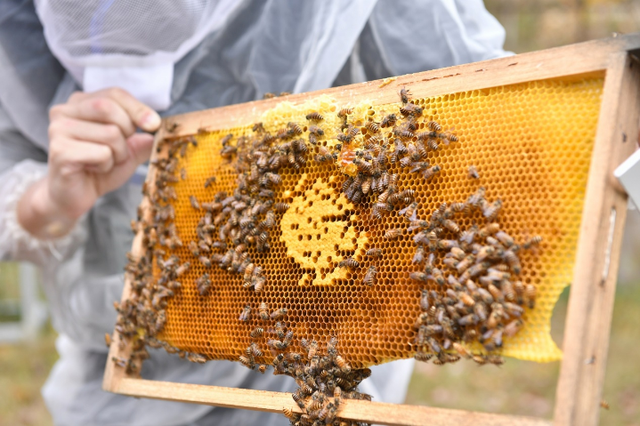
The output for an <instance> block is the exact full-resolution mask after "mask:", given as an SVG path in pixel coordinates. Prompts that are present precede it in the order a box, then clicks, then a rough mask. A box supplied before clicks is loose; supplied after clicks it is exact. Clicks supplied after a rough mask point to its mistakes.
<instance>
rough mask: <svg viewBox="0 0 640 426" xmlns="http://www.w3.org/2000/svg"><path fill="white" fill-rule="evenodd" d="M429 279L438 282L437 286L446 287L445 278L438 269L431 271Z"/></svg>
mask: <svg viewBox="0 0 640 426" xmlns="http://www.w3.org/2000/svg"><path fill="white" fill-rule="evenodd" d="M427 279H431V280H433V281H435V282H436V284H438V285H444V284H445V279H444V276H443V275H442V271H441V270H440V269H438V268H433V269H432V270H431V275H429V276H427Z"/></svg>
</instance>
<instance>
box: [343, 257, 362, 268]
mask: <svg viewBox="0 0 640 426" xmlns="http://www.w3.org/2000/svg"><path fill="white" fill-rule="evenodd" d="M359 267H360V262H358V261H357V260H355V259H354V258H352V257H346V258H344V259H342V260H341V261H340V262H339V263H338V268H359Z"/></svg>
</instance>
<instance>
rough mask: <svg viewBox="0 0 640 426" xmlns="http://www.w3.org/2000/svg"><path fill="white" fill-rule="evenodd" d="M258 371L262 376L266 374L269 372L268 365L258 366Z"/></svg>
mask: <svg viewBox="0 0 640 426" xmlns="http://www.w3.org/2000/svg"><path fill="white" fill-rule="evenodd" d="M258 371H259V372H260V373H262V374H264V373H265V372H266V371H267V365H266V364H260V365H259V366H258Z"/></svg>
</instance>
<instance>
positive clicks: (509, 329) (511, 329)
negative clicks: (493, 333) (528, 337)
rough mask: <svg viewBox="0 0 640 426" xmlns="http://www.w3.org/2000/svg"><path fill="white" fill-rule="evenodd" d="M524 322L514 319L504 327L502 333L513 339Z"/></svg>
mask: <svg viewBox="0 0 640 426" xmlns="http://www.w3.org/2000/svg"><path fill="white" fill-rule="evenodd" d="M523 325H524V322H523V321H522V320H521V319H514V320H513V321H511V322H510V323H508V324H507V325H505V326H504V330H503V333H504V335H505V336H507V337H513V336H515V335H516V333H517V332H518V331H520V329H521V328H522V326H523Z"/></svg>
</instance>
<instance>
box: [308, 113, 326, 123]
mask: <svg viewBox="0 0 640 426" xmlns="http://www.w3.org/2000/svg"><path fill="white" fill-rule="evenodd" d="M305 118H306V119H307V120H310V121H321V120H324V117H323V116H322V114H320V113H319V112H317V111H314V112H310V113H309V114H307V115H306V116H305Z"/></svg>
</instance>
